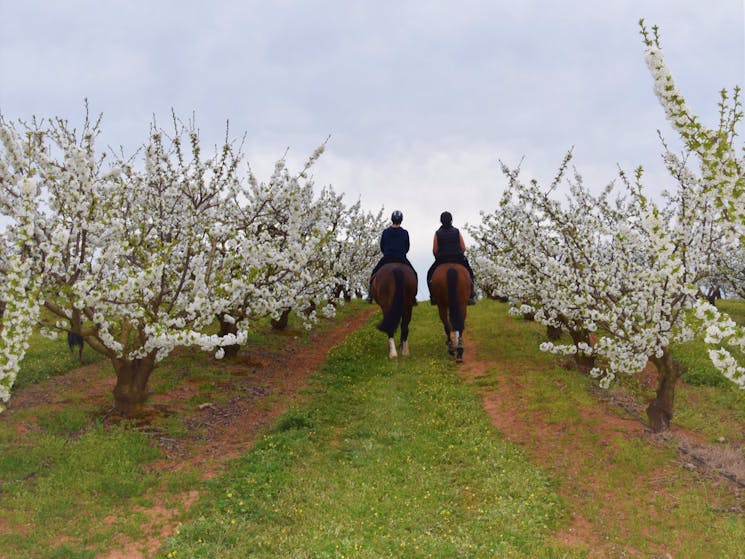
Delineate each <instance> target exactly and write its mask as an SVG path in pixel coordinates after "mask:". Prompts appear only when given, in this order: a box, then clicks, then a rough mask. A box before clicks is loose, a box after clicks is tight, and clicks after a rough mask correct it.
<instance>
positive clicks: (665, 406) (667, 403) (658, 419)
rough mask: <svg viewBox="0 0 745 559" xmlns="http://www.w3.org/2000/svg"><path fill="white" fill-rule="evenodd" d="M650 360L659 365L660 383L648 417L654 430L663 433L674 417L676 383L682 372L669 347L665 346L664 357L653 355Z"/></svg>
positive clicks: (648, 408)
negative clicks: (674, 361) (676, 364)
mask: <svg viewBox="0 0 745 559" xmlns="http://www.w3.org/2000/svg"><path fill="white" fill-rule="evenodd" d="M650 361H651V362H652V363H654V365H655V367H657V371H658V373H659V383H658V385H657V396H656V397H655V398H654V399H653V400H652V401H651V402H650V403H649V406H648V407H647V417H648V418H649V426H650V427H651V428H652V431H653V432H655V433H661V432H662V431H667V430H668V429H669V428H670V422H671V421H672V419H673V402H674V400H675V383H676V382H677V381H678V378H679V377H680V375H681V373H682V372H681V371H680V370H679V369H678V367H676V366H675V364H674V363H673V358H672V356H671V355H670V351H669V350H668V348H665V350H664V352H663V354H662V357H660V358H657V357H652V358H650Z"/></svg>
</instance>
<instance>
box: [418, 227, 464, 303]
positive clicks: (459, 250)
mask: <svg viewBox="0 0 745 559" xmlns="http://www.w3.org/2000/svg"><path fill="white" fill-rule="evenodd" d="M440 223H441V224H442V226H441V227H440V228H439V229H438V230H437V231H435V238H434V241H433V243H432V254H434V255H435V261H434V263H433V264H432V266H430V268H429V270H428V271H427V287H428V288H429V287H430V285H429V282H430V281H431V280H432V274H433V273H434V271H435V268H437V266H439V265H440V264H444V263H445V262H455V263H457V264H462V265H463V266H465V268H466V270H468V273H469V274H470V275H471V297H470V298H469V299H468V304H469V305H475V304H476V298H475V294H474V281H473V270H472V269H471V265H470V264H469V263H468V259H467V258H466V255H465V251H466V243H465V241H464V240H463V235H461V234H460V231H458V229H457V228H456V227H453V216H452V214H451V213H450V212H442V214H440ZM429 301H430V303H432V304H433V305H434V304H435V300H434V299H433V298H432V290H431V289H430V294H429Z"/></svg>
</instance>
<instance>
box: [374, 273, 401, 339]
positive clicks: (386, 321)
mask: <svg viewBox="0 0 745 559" xmlns="http://www.w3.org/2000/svg"><path fill="white" fill-rule="evenodd" d="M393 279H394V281H395V282H396V290H395V291H394V293H393V302H392V303H391V306H390V307H389V308H388V312H386V313H385V314H384V315H383V320H382V321H381V322H380V324H378V330H380V331H381V332H385V333H386V334H388V337H391V338H392V337H393V333H394V332H395V331H396V328H398V324H399V323H400V322H401V317H402V316H403V314H404V273H403V270H401V269H400V268H396V269H394V270H393Z"/></svg>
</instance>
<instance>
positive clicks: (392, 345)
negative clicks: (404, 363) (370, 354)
mask: <svg viewBox="0 0 745 559" xmlns="http://www.w3.org/2000/svg"><path fill="white" fill-rule="evenodd" d="M397 357H398V353H396V340H395V339H393V337H390V338H388V358H389V359H396V358H397Z"/></svg>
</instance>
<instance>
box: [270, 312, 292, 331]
mask: <svg viewBox="0 0 745 559" xmlns="http://www.w3.org/2000/svg"><path fill="white" fill-rule="evenodd" d="M289 319H290V309H286V310H284V311H282V314H281V315H280V317H279V318H278V319H277V320H274V319H272V330H284V329H285V328H287V321H288V320H289Z"/></svg>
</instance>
